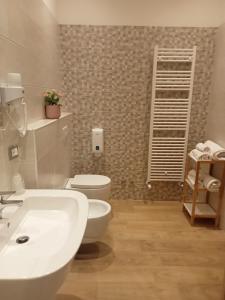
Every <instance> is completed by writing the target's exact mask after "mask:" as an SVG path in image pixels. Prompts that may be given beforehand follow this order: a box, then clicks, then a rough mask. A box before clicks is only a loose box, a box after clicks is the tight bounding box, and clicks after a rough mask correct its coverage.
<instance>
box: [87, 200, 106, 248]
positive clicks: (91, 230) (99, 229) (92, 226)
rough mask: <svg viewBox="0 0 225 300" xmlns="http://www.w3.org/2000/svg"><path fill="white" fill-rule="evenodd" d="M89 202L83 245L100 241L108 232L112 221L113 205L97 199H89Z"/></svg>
mask: <svg viewBox="0 0 225 300" xmlns="http://www.w3.org/2000/svg"><path fill="white" fill-rule="evenodd" d="M88 202H89V213H88V221H87V227H86V230H85V234H84V238H83V241H82V244H88V243H94V242H97V241H99V240H100V239H101V238H102V236H103V235H104V233H105V232H106V229H107V227H108V223H109V221H110V219H111V205H110V204H109V203H107V202H106V201H102V200H97V199H89V200H88Z"/></svg>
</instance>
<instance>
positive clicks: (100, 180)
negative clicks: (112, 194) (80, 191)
mask: <svg viewBox="0 0 225 300" xmlns="http://www.w3.org/2000/svg"><path fill="white" fill-rule="evenodd" d="M110 182H111V180H110V178H109V177H107V176H103V175H91V174H85V175H75V176H74V180H73V187H77V188H89V189H94V188H101V187H105V186H107V185H108V184H109V183H110Z"/></svg>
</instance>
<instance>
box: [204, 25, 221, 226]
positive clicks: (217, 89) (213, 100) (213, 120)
mask: <svg viewBox="0 0 225 300" xmlns="http://www.w3.org/2000/svg"><path fill="white" fill-rule="evenodd" d="M213 73H214V74H213V86H212V93H211V97H210V102H209V114H208V124H207V138H209V139H211V140H213V141H214V142H216V143H218V144H220V145H221V146H223V147H225V130H224V128H225V24H223V25H222V26H220V28H219V29H218V32H217V36H216V51H215V57H214V72H213ZM215 176H221V170H220V169H219V168H218V167H217V168H216V170H215ZM217 200H218V198H217V197H216V196H215V195H211V204H212V205H213V206H214V207H216V206H217V203H218V201H217ZM220 225H221V228H223V229H225V195H224V201H223V207H222V216H221V224H220Z"/></svg>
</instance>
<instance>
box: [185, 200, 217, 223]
mask: <svg viewBox="0 0 225 300" xmlns="http://www.w3.org/2000/svg"><path fill="white" fill-rule="evenodd" d="M183 205H184V208H185V209H186V211H187V212H188V214H189V215H190V216H192V203H190V202H185V203H183ZM195 217H196V218H213V219H215V218H216V212H215V210H214V209H213V208H212V207H211V206H210V205H209V204H207V203H196V205H195Z"/></svg>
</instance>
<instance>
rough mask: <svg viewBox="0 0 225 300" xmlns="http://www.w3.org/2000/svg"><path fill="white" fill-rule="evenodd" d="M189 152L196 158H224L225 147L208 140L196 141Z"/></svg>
mask: <svg viewBox="0 0 225 300" xmlns="http://www.w3.org/2000/svg"><path fill="white" fill-rule="evenodd" d="M190 154H191V155H192V156H193V157H194V158H195V159H196V160H210V159H214V160H225V149H224V148H222V147H221V146H220V145H218V144H216V143H214V142H212V141H210V140H208V141H206V142H205V143H198V144H197V145H196V148H195V149H194V150H192V151H191V152H190Z"/></svg>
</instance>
